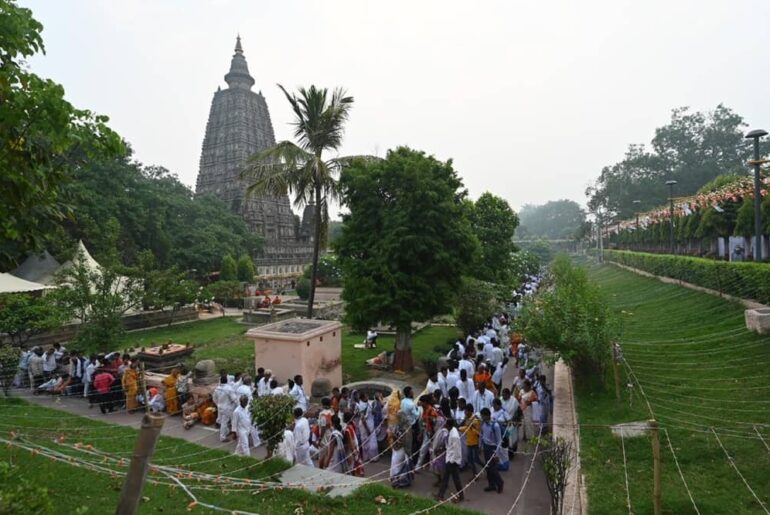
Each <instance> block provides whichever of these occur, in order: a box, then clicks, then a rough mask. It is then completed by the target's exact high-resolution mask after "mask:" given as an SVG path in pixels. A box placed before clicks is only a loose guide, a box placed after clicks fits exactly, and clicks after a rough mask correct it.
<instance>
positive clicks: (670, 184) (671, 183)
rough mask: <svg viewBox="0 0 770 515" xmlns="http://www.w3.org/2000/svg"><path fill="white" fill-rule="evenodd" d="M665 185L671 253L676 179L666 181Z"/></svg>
mask: <svg viewBox="0 0 770 515" xmlns="http://www.w3.org/2000/svg"><path fill="white" fill-rule="evenodd" d="M666 186H668V213H669V234H670V238H669V247H670V248H671V253H672V254H673V253H674V186H676V181H674V180H671V181H666Z"/></svg>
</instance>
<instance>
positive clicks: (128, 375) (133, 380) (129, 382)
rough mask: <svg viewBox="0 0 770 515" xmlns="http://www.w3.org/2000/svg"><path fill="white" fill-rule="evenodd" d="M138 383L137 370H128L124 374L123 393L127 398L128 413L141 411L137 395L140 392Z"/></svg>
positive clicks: (122, 381) (122, 380)
mask: <svg viewBox="0 0 770 515" xmlns="http://www.w3.org/2000/svg"><path fill="white" fill-rule="evenodd" d="M138 381H139V372H137V370H136V369H135V368H127V369H126V370H125V371H124V372H123V379H121V384H122V385H123V393H124V394H125V396H126V409H127V410H128V411H134V410H136V409H139V402H138V401H137V400H136V395H137V393H138V392H139V388H138Z"/></svg>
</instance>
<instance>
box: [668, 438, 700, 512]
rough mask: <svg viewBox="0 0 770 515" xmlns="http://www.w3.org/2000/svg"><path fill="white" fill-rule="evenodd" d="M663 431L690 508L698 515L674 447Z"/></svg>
mask: <svg viewBox="0 0 770 515" xmlns="http://www.w3.org/2000/svg"><path fill="white" fill-rule="evenodd" d="M663 431H664V432H665V433H666V440H667V441H668V448H669V449H671V455H672V456H673V457H674V463H676V469H677V470H678V471H679V477H681V478H682V484H684V489H685V490H687V495H688V496H689V497H690V502H691V503H692V507H693V508H695V513H697V514H698V515H700V510H698V506H697V505H696V504H695V499H694V498H693V496H692V492H691V491H690V487H689V486H687V481H686V480H685V479H684V474H683V473H682V467H680V466H679V460H678V459H677V458H676V453H675V452H674V446H673V445H672V444H671V438H669V436H668V429H666V428H663Z"/></svg>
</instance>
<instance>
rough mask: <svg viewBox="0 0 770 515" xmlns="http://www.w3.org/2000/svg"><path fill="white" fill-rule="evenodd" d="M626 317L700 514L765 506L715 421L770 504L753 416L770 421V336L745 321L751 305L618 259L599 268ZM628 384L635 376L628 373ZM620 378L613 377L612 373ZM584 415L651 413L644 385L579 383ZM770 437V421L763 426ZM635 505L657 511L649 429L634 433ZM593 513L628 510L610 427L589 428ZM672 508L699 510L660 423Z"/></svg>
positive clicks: (631, 353)
mask: <svg viewBox="0 0 770 515" xmlns="http://www.w3.org/2000/svg"><path fill="white" fill-rule="evenodd" d="M590 275H591V278H592V280H594V281H595V282H596V283H597V284H599V285H600V286H601V288H602V289H603V290H604V291H605V292H606V293H607V295H608V297H609V299H610V303H611V305H612V306H613V307H614V308H616V309H617V310H618V311H619V312H620V316H621V317H623V320H624V335H623V339H622V341H621V343H622V344H623V349H624V353H625V357H626V359H627V360H628V362H629V364H630V365H631V367H632V369H633V370H634V372H635V373H636V375H637V376H638V378H639V382H640V383H641V384H642V387H643V388H644V390H645V393H646V395H647V398H648V399H649V401H650V404H651V407H652V410H653V413H654V415H655V418H656V419H657V420H658V421H659V423H660V424H661V427H664V428H666V429H667V430H668V433H669V435H670V437H671V441H672V443H673V446H674V448H675V451H676V456H677V458H678V459H679V463H680V465H681V467H682V470H683V473H684V477H685V479H686V480H687V483H688V486H689V487H690V490H691V491H692V493H693V497H694V499H695V502H696V503H697V506H698V508H699V509H700V511H701V513H758V512H761V507H760V506H759V504H758V503H757V502H756V501H755V500H754V499H753V497H752V496H751V494H750V493H749V491H748V490H747V488H746V486H745V485H744V484H743V482H742V481H741V480H740V478H739V477H738V475H737V474H736V472H735V471H734V470H733V469H732V468H731V466H730V464H729V462H728V461H727V459H726V458H725V455H724V452H723V451H722V449H721V448H720V447H719V444H718V443H717V441H716V439H715V437H714V435H713V434H711V433H709V431H710V428H711V427H714V428H715V429H716V431H717V432H718V433H719V435H720V438H721V439H722V443H723V444H724V446H725V447H726V448H727V449H728V450H729V452H730V453H731V455H732V456H733V457H734V459H735V463H736V465H737V466H738V468H739V469H740V470H741V472H742V473H743V474H744V476H745V477H746V479H747V481H748V482H749V484H750V485H751V486H752V487H753V488H754V490H755V492H757V493H758V494H759V495H760V498H761V499H762V500H763V502H765V503H767V504H768V505H770V456H769V455H768V450H767V449H766V448H765V447H764V445H763V443H762V441H760V440H759V439H758V438H757V435H756V433H755V432H754V427H753V425H754V424H757V423H759V424H762V423H763V424H768V423H770V398H769V397H768V395H767V394H768V392H770V374H767V366H768V364H770V341H768V340H770V339H768V338H767V337H760V336H758V335H755V334H752V333H749V332H747V331H745V330H744V329H743V327H744V326H743V308H742V307H741V306H738V305H735V304H732V303H729V302H727V301H724V300H722V299H719V298H716V297H712V296H709V295H705V294H701V293H696V292H693V291H690V290H687V289H684V288H681V287H678V286H673V285H665V284H662V283H660V282H658V281H656V280H654V279H648V278H642V277H639V276H637V275H635V274H632V273H630V272H625V271H621V270H619V269H618V268H615V267H611V266H605V267H602V268H592V269H591V270H590ZM623 378H624V380H623V382H624V384H627V383H632V382H633V380H632V379H630V378H628V377H627V374H625V373H623ZM610 384H611V382H610ZM577 396H578V398H577V401H578V413H579V419H580V423H581V424H613V423H618V422H628V421H634V420H645V419H649V418H650V412H649V409H648V408H647V405H646V403H645V402H644V399H643V398H642V397H641V394H640V392H639V389H638V388H634V390H633V392H630V391H626V392H624V398H623V402H622V404H621V405H618V404H617V403H616V402H615V398H614V391H606V392H599V393H597V392H591V391H590V390H589V389H588V388H581V387H580V384H579V382H578V385H577ZM759 430H760V432H761V434H762V435H763V437H764V438H765V441H766V442H768V443H770V427H768V426H765V427H759ZM625 444H626V455H627V463H628V475H629V484H630V497H631V499H630V500H631V506H632V508H633V511H634V512H635V513H651V512H652V453H651V448H650V440H649V438H636V439H626V440H625ZM581 445H582V455H583V465H584V467H585V469H586V473H587V483H588V487H589V491H588V493H589V505H590V507H591V513H625V512H626V511H628V508H627V506H626V503H627V501H626V488H625V483H624V467H623V457H622V450H621V442H620V440H619V439H617V438H614V437H612V436H611V435H610V434H609V431H608V430H607V429H599V428H588V427H584V428H582V429H581ZM661 447H662V451H661V454H662V457H663V458H662V459H663V481H662V485H663V486H662V490H663V507H664V512H666V513H673V514H682V513H694V512H695V510H694V509H693V507H692V503H691V502H690V500H689V497H688V496H687V493H686V490H685V488H684V486H683V484H682V480H681V479H680V477H679V474H678V472H677V469H676V466H675V464H674V460H673V456H672V454H671V451H670V450H669V448H668V444H667V440H666V437H665V433H664V432H663V431H661Z"/></svg>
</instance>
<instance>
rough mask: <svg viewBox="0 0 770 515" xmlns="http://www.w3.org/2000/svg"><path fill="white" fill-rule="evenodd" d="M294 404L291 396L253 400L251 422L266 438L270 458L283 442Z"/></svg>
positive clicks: (268, 396) (272, 396) (275, 396)
mask: <svg viewBox="0 0 770 515" xmlns="http://www.w3.org/2000/svg"><path fill="white" fill-rule="evenodd" d="M294 404H295V402H294V397H291V396H289V395H265V396H263V397H255V398H253V399H252V400H251V420H252V421H253V422H254V423H255V424H256V425H258V426H259V430H260V434H261V435H262V437H263V438H266V443H265V445H267V455H268V457H270V456H272V455H273V451H275V448H276V447H278V444H279V443H281V442H282V441H283V429H285V428H286V425H287V424H288V423H289V422H290V421H291V418H292V411H293V410H294Z"/></svg>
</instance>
